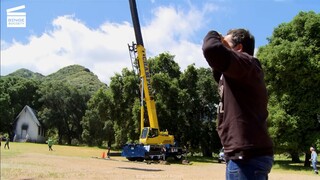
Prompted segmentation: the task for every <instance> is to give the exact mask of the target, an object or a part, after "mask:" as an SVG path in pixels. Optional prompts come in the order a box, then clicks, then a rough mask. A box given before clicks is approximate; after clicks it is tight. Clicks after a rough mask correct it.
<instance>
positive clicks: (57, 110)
mask: <svg viewBox="0 0 320 180" xmlns="http://www.w3.org/2000/svg"><path fill="white" fill-rule="evenodd" d="M40 94H42V97H41V98H40V99H39V101H40V102H42V103H43V106H42V109H41V110H40V111H39V113H38V115H39V118H40V119H42V120H44V123H45V126H46V127H47V128H53V129H57V131H58V142H59V143H60V144H61V143H63V142H67V143H68V144H71V142H72V140H73V139H74V140H78V141H81V133H82V126H81V124H80V122H81V119H82V117H83V116H84V113H85V110H86V103H87V101H88V100H89V97H90V95H89V93H88V91H84V90H81V91H80V90H78V89H77V88H75V87H73V86H71V85H69V84H67V83H64V82H61V81H51V82H48V83H43V84H42V86H41V89H40Z"/></svg>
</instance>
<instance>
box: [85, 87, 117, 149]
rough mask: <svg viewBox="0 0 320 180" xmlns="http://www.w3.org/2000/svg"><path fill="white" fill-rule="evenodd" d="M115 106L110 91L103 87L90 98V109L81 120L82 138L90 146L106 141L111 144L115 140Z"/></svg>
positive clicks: (99, 144)
mask: <svg viewBox="0 0 320 180" xmlns="http://www.w3.org/2000/svg"><path fill="white" fill-rule="evenodd" d="M113 106H114V105H113V100H112V95H111V93H110V91H109V90H105V89H103V88H101V89H99V90H98V91H97V92H96V93H95V94H94V95H93V96H92V97H91V99H90V100H89V102H88V109H87V110H86V113H85V116H84V117H83V119H82V121H81V124H82V127H83V132H82V138H83V140H84V142H85V143H86V144H88V145H89V146H93V145H98V146H102V145H103V142H104V141H107V142H108V144H109V145H110V144H111V143H112V142H113V141H114V129H113V124H114V122H113V120H112V109H113Z"/></svg>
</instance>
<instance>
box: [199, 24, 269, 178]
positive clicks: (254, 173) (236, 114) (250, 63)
mask: <svg viewBox="0 0 320 180" xmlns="http://www.w3.org/2000/svg"><path fill="white" fill-rule="evenodd" d="M254 46H255V40H254V37H253V35H252V34H251V33H250V32H249V31H248V30H245V29H233V30H230V31H229V32H228V33H227V35H226V36H222V35H221V34H220V33H218V32H217V31H214V30H213V31H209V32H208V34H207V35H206V36H205V38H204V40H203V46H202V50H203V55H204V57H205V59H206V60H207V62H208V64H209V66H210V67H211V68H212V70H213V75H214V78H215V80H216V81H217V82H218V83H219V86H218V87H219V89H218V91H219V95H220V103H219V106H218V121H217V131H218V134H219V137H220V140H221V143H222V146H223V147H224V155H225V160H226V165H227V166H226V179H228V180H229V179H230V180H233V179H239V180H244V179H258V180H266V179H268V174H269V173H270V171H271V168H272V165H273V142H272V140H271V138H270V136H269V134H268V130H267V117H268V111H267V102H268V97H267V90H266V86H265V82H264V73H263V70H262V67H261V64H260V62H259V60H258V59H257V58H255V57H253V54H254Z"/></svg>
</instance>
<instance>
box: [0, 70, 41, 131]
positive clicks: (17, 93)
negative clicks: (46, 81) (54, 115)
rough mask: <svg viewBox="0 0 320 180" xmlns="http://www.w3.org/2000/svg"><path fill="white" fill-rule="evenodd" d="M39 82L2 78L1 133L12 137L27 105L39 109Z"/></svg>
mask: <svg viewBox="0 0 320 180" xmlns="http://www.w3.org/2000/svg"><path fill="white" fill-rule="evenodd" d="M39 84H40V83H39V81H36V80H34V79H27V78H22V77H16V76H7V77H1V78H0V108H1V110H0V112H1V114H0V132H5V133H8V134H9V135H10V136H12V132H13V128H14V127H13V125H14V120H15V118H16V116H17V115H18V114H19V113H20V111H21V110H22V109H23V107H24V106H25V105H29V106H30V107H32V108H33V109H37V108H38V107H39V106H40V104H39V103H38V101H37V99H38V98H39V94H38V93H37V90H38V89H39Z"/></svg>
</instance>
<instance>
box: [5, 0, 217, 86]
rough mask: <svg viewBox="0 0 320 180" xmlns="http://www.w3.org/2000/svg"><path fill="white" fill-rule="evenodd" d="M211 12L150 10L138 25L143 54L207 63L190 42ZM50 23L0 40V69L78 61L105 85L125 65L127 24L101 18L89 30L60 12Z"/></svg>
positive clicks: (43, 69)
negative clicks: (25, 35) (24, 39)
mask: <svg viewBox="0 0 320 180" xmlns="http://www.w3.org/2000/svg"><path fill="white" fill-rule="evenodd" d="M213 10H216V8H214V6H207V5H206V6H204V8H203V9H197V8H194V7H192V5H190V8H189V9H188V10H182V9H178V8H174V7H159V8H158V9H156V10H155V11H154V12H153V13H154V17H153V19H151V21H150V22H149V23H147V25H146V26H145V27H141V28H142V32H143V39H144V42H145V46H146V49H147V51H148V54H147V56H148V57H152V56H156V55H158V54H159V53H162V52H169V53H171V54H173V55H175V56H176V58H175V60H176V61H177V62H178V64H179V65H180V67H181V68H182V70H183V69H184V68H186V67H187V66H188V65H190V64H192V63H195V64H196V65H197V66H206V67H207V64H206V62H205V60H204V59H203V56H202V51H201V42H196V43H194V42H192V39H193V38H194V37H195V33H196V32H197V31H198V30H199V29H201V28H202V27H203V26H204V25H205V24H203V22H204V20H205V19H204V15H205V14H206V13H207V12H210V11H213ZM140 21H141V20H140ZM52 25H53V28H52V30H50V31H46V32H44V33H43V34H42V35H40V36H31V37H29V42H28V43H26V44H21V43H19V42H15V41H13V42H12V43H8V42H4V41H1V46H2V49H1V66H2V69H12V70H13V71H14V70H17V69H19V68H27V69H30V70H32V71H34V72H39V73H42V74H44V75H48V74H51V73H53V72H56V71H57V70H58V69H60V68H62V67H65V66H68V65H72V64H80V65H82V66H85V67H87V68H89V69H90V70H91V71H92V72H93V73H95V74H96V75H97V76H98V77H99V79H100V80H101V81H103V82H106V83H109V81H110V77H111V76H113V75H114V73H115V72H121V70H122V69H123V68H125V67H127V68H129V69H131V61H130V57H129V52H128V47H127V44H128V43H130V42H132V41H134V40H135V38H134V31H133V29H132V25H131V23H128V22H122V23H110V22H105V23H104V24H102V25H101V26H100V27H99V28H97V29H91V28H89V27H87V26H86V25H85V24H84V23H83V22H81V21H80V20H78V19H76V18H75V17H74V16H70V15H66V16H60V17H57V18H56V19H54V20H53V22H52ZM199 41H201V40H199ZM8 73H10V72H8Z"/></svg>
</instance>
